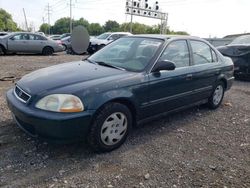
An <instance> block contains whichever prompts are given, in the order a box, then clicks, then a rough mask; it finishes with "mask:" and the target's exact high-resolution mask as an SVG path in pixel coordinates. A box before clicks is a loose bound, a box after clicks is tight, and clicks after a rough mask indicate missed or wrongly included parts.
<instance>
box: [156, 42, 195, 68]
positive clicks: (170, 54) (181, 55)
mask: <svg viewBox="0 0 250 188" xmlns="http://www.w3.org/2000/svg"><path fill="white" fill-rule="evenodd" d="M160 60H162V61H164V60H168V61H172V62H173V63H174V64H175V66H176V68H180V67H187V66H189V62H190V58H189V50H188V45H187V42H186V40H178V41H173V42H171V43H170V44H169V45H168V46H167V48H166V49H165V51H164V52H163V54H162V56H161V57H160Z"/></svg>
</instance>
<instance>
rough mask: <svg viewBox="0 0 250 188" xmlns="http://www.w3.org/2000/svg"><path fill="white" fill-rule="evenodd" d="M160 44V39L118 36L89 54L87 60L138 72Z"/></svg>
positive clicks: (143, 67) (146, 63)
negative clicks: (113, 40) (92, 53)
mask: <svg viewBox="0 0 250 188" xmlns="http://www.w3.org/2000/svg"><path fill="white" fill-rule="evenodd" d="M162 44H163V40H161V39H150V38H141V37H138V38H135V37H131V38H129V37H125V38H120V39H118V40H116V41H115V42H113V43H111V44H109V45H108V46H106V47H104V48H103V49H101V50H100V51H98V52H96V53H95V54H94V55H92V56H90V57H89V60H91V61H92V62H96V63H98V62H103V63H105V64H109V65H112V66H115V67H120V68H122V69H125V70H128V71H135V72H140V71H142V70H144V69H145V67H146V66H147V65H148V64H149V62H150V61H151V59H152V58H153V57H154V55H155V54H156V52H157V50H158V49H159V48H160V46H161V45H162Z"/></svg>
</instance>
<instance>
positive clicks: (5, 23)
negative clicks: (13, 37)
mask: <svg viewBox="0 0 250 188" xmlns="http://www.w3.org/2000/svg"><path fill="white" fill-rule="evenodd" d="M18 30H19V29H18V28H17V24H16V23H15V22H14V21H13V19H12V16H11V15H10V14H9V13H8V12H6V11H5V10H4V9H2V8H0V31H18Z"/></svg>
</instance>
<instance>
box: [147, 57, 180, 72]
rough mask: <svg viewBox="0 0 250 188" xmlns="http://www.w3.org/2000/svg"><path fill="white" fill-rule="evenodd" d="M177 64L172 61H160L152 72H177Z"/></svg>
mask: <svg viewBox="0 0 250 188" xmlns="http://www.w3.org/2000/svg"><path fill="white" fill-rule="evenodd" d="M175 68H176V67H175V64H174V63H173V62H172V61H168V60H165V61H158V62H157V63H156V65H155V66H154V68H153V70H152V72H160V71H161V70H169V71H171V70H175Z"/></svg>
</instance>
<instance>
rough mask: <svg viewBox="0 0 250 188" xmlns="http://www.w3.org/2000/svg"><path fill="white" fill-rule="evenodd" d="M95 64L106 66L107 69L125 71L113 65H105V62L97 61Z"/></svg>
mask: <svg viewBox="0 0 250 188" xmlns="http://www.w3.org/2000/svg"><path fill="white" fill-rule="evenodd" d="M95 63H97V64H98V65H102V66H106V67H111V68H115V69H119V70H125V69H123V68H121V67H117V66H115V65H111V64H108V63H105V62H103V61H96V62H95Z"/></svg>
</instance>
